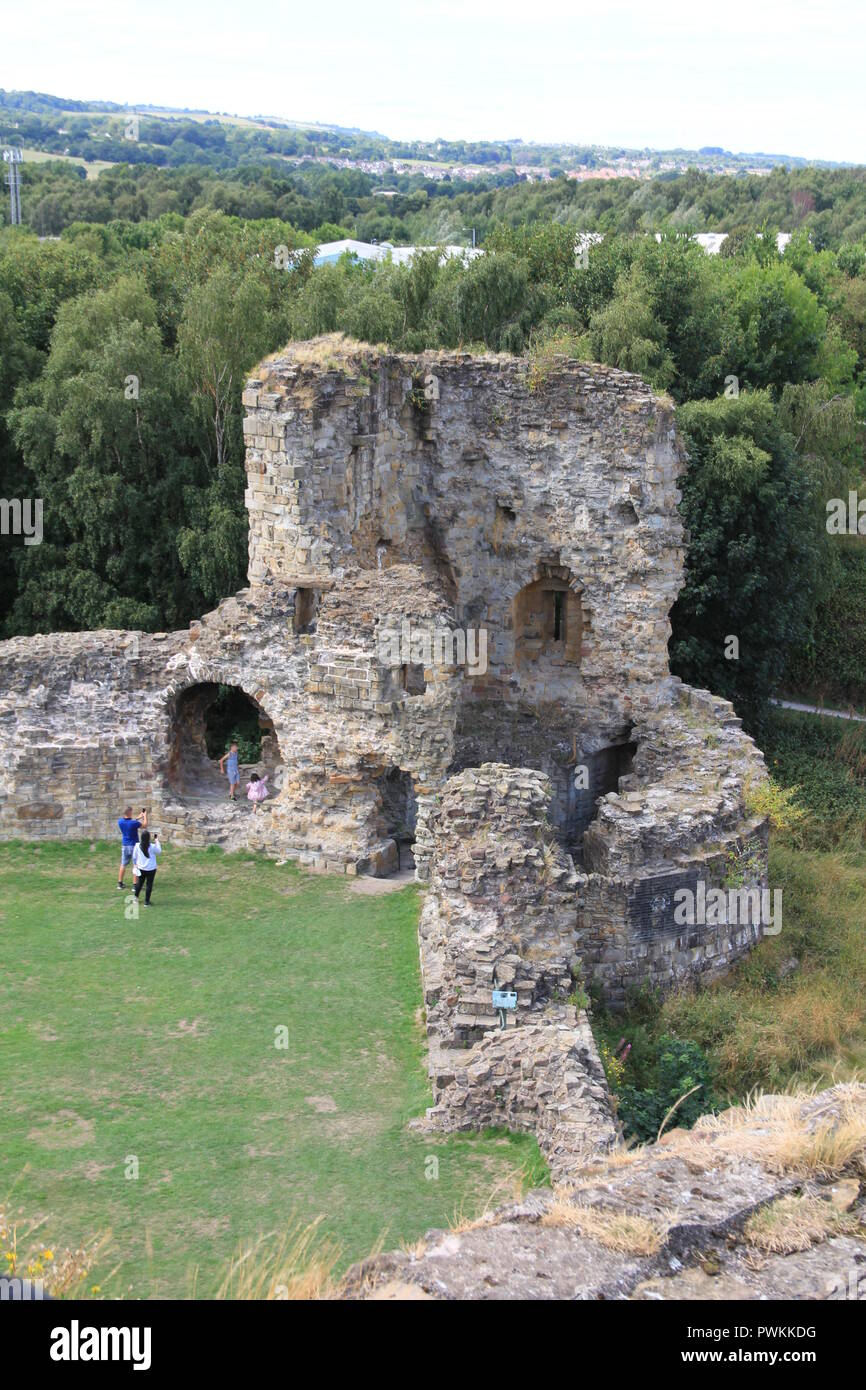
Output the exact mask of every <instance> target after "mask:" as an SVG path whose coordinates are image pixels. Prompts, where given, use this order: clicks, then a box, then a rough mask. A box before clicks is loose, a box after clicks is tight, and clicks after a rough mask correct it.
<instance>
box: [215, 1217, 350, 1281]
mask: <svg viewBox="0 0 866 1390" xmlns="http://www.w3.org/2000/svg"><path fill="white" fill-rule="evenodd" d="M321 1220H322V1218H321V1217H319V1218H317V1219H316V1220H315V1221H312V1222H310V1224H309V1225H308V1226H295V1227H292V1228H290V1229H289V1230H288V1231H287V1232H286V1233H285V1234H284V1235H282V1236H280V1237H276V1236H275V1235H274V1234H271V1235H267V1236H260V1237H259V1239H258V1240H256V1241H255V1242H253V1244H252V1245H248V1246H246V1247H244V1248H242V1249H241V1250H239V1251H238V1253H237V1255H236V1256H235V1257H234V1259H233V1260H232V1262H231V1264H230V1265H229V1269H228V1273H227V1274H226V1276H225V1278H224V1280H223V1282H222V1284H221V1285H220V1287H219V1289H218V1291H217V1294H216V1297H217V1298H219V1299H231V1300H236V1299H243V1300H259V1301H260V1300H264V1301H266V1302H267V1301H276V1302H295V1301H309V1300H311V1299H327V1298H334V1297H335V1296H336V1294H337V1287H338V1286H337V1282H336V1280H335V1278H334V1270H335V1268H336V1266H337V1265H338V1263H339V1261H340V1256H341V1251H340V1248H339V1246H338V1245H336V1244H335V1243H334V1242H333V1241H330V1240H325V1239H323V1238H321V1237H320V1236H319V1234H318V1227H319V1223H320V1221H321Z"/></svg>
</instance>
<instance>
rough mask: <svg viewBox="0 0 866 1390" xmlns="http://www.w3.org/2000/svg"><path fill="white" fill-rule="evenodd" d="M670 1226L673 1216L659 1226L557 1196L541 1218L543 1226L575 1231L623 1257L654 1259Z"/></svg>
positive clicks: (629, 1214) (643, 1218)
mask: <svg viewBox="0 0 866 1390" xmlns="http://www.w3.org/2000/svg"><path fill="white" fill-rule="evenodd" d="M672 1224H673V1214H672V1213H671V1214H670V1216H669V1217H667V1218H666V1219H664V1220H663V1221H662V1222H656V1221H651V1220H650V1219H649V1217H646V1216H641V1215H640V1214H639V1213H638V1212H629V1211H617V1210H613V1209H611V1208H608V1207H598V1206H582V1205H581V1204H580V1203H579V1202H575V1201H573V1200H569V1198H568V1196H567V1195H557V1196H556V1197H555V1199H554V1201H553V1202H552V1204H551V1205H550V1206H549V1207H548V1208H547V1210H546V1211H545V1212H544V1214H543V1215H542V1217H541V1225H542V1226H556V1227H559V1228H560V1229H562V1228H565V1229H569V1230H573V1231H576V1232H577V1233H578V1234H579V1235H581V1236H584V1237H586V1239H587V1240H595V1241H597V1242H598V1244H599V1245H603V1246H604V1247H605V1248H606V1249H607V1250H618V1251H620V1252H621V1253H623V1254H626V1255H657V1254H658V1252H659V1251H660V1250H661V1248H662V1246H663V1245H664V1243H665V1239H666V1237H667V1233H668V1231H669V1230H670V1228H671V1225H672Z"/></svg>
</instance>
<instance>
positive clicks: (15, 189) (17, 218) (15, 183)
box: [3, 148, 24, 227]
mask: <svg viewBox="0 0 866 1390" xmlns="http://www.w3.org/2000/svg"><path fill="white" fill-rule="evenodd" d="M23 158H24V156H23V155H22V153H21V151H20V150H19V149H14V148H12V149H8V150H4V151H3V162H4V164H8V166H9V172H8V174H7V175H6V182H7V183H8V185H9V207H10V218H11V222H12V226H13V227H17V226H20V223H21V175H20V173H19V165H20V164H21V162H22V160H23Z"/></svg>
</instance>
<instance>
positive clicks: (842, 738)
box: [764, 710, 866, 850]
mask: <svg viewBox="0 0 866 1390" xmlns="http://www.w3.org/2000/svg"><path fill="white" fill-rule="evenodd" d="M764 750H765V753H766V757H767V765H768V767H769V769H770V772H771V773H772V775H773V777H774V778H775V779H776V781H778V782H780V783H781V784H782V785H783V786H786V787H796V789H797V800H798V802H799V803H800V804H801V805H802V806H804V807H805V809H806V811H807V813H808V818H807V820H806V821H805V822H804V824H803V825H802V826H801V827H799V828H798V829H797V830H796V831H795V832H793V833H792V835H791V837H790V838H791V839H792V841H793V842H794V843H795V844H798V845H802V846H805V845H809V846H811V847H812V848H816V849H826V850H831V849H837V848H839V847H840V846H849V847H850V846H863V845H866V724H862V723H858V722H856V721H853V720H847V719H837V718H833V717H831V716H827V715H825V716H820V717H816V716H814V715H809V714H800V713H797V712H795V711H793V710H784V711H783V710H774V711H773V712H772V714H771V716H770V718H769V719H768V720H767V724H766V728H765V731H764Z"/></svg>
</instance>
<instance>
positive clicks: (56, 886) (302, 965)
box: [0, 844, 544, 1297]
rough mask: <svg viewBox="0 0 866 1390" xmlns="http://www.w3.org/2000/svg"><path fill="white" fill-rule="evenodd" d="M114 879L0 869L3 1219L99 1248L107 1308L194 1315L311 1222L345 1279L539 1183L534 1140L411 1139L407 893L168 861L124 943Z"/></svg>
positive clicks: (22, 867) (59, 857)
mask: <svg viewBox="0 0 866 1390" xmlns="http://www.w3.org/2000/svg"><path fill="white" fill-rule="evenodd" d="M117 859H118V853H117V850H116V849H115V847H114V846H113V845H112V846H108V845H94V846H88V845H87V844H83V845H81V844H43V845H41V846H34V845H0V1057H2V1066H0V1203H2V1202H5V1203H6V1205H7V1210H8V1212H9V1213H10V1214H12V1215H13V1216H14V1215H15V1213H20V1214H21V1215H22V1216H24V1217H29V1218H43V1217H44V1218H45V1225H44V1227H43V1228H42V1231H41V1233H40V1240H43V1239H44V1240H47V1241H48V1243H49V1244H51V1245H52V1247H53V1248H55V1249H56V1248H57V1247H65V1246H71V1247H75V1246H76V1245H78V1244H79V1243H82V1242H85V1241H87V1240H89V1239H92V1238H93V1237H94V1236H97V1235H99V1234H100V1233H103V1232H106V1231H109V1230H110V1233H111V1234H110V1241H109V1243H108V1244H107V1246H106V1249H105V1251H104V1253H103V1254H101V1255H100V1257H99V1261H98V1264H97V1266H96V1267H95V1268H94V1270H93V1272H92V1279H93V1281H94V1282H96V1283H98V1284H99V1285H100V1287H101V1288H102V1291H103V1293H104V1294H105V1295H106V1296H120V1297H124V1296H125V1297H147V1296H161V1297H178V1296H180V1297H184V1296H189V1295H191V1294H192V1292H193V1290H194V1289H195V1291H196V1292H197V1293H198V1294H199V1295H200V1296H209V1295H211V1294H212V1293H213V1292H214V1291H215V1290H216V1288H217V1287H218V1285H219V1284H220V1282H221V1280H222V1278H223V1276H224V1274H225V1273H226V1270H227V1266H228V1263H229V1261H230V1259H231V1257H232V1255H233V1254H235V1253H236V1251H237V1249H238V1247H239V1246H240V1245H241V1244H247V1243H249V1242H251V1241H253V1240H255V1239H256V1238H257V1237H258V1236H259V1235H262V1234H267V1233H270V1232H277V1233H280V1234H282V1233H283V1232H285V1231H286V1230H287V1229H289V1228H290V1227H292V1226H293V1225H295V1224H296V1223H301V1224H305V1223H307V1222H308V1221H310V1220H312V1219H315V1218H317V1217H322V1218H323V1220H322V1226H321V1228H320V1229H321V1231H322V1232H323V1233H325V1234H327V1235H328V1236H330V1237H333V1238H335V1239H336V1241H337V1242H338V1243H339V1245H340V1247H341V1250H342V1257H341V1261H340V1267H342V1268H345V1267H346V1266H347V1265H348V1264H349V1263H351V1261H352V1260H355V1259H358V1258H360V1257H362V1256H364V1255H365V1254H367V1253H368V1252H369V1251H370V1249H371V1248H372V1247H373V1246H375V1245H376V1243H377V1242H382V1241H384V1242H386V1244H387V1245H396V1244H397V1243H399V1242H400V1241H404V1240H405V1241H411V1240H414V1239H415V1238H417V1237H418V1236H420V1235H421V1234H422V1232H423V1231H424V1230H426V1229H427V1228H429V1227H431V1226H436V1225H440V1226H441V1225H446V1224H448V1222H449V1221H450V1220H453V1219H454V1217H455V1214H458V1213H461V1214H463V1215H465V1216H468V1215H472V1214H473V1213H475V1212H477V1211H478V1210H480V1209H481V1208H482V1207H483V1206H484V1205H485V1204H486V1203H487V1201H488V1200H489V1199H490V1197H491V1194H492V1193H493V1192H494V1191H495V1190H498V1193H499V1196H500V1197H501V1196H502V1194H503V1191H504V1189H505V1188H506V1187H509V1186H510V1185H511V1184H512V1183H513V1181H514V1179H515V1177H516V1175H517V1174H518V1173H519V1172H520V1171H521V1170H522V1171H524V1173H526V1174H527V1175H528V1176H530V1177H531V1180H532V1181H534V1182H537V1181H539V1180H541V1179H542V1178H543V1173H544V1169H543V1164H542V1163H541V1160H540V1156H539V1153H538V1148H537V1145H536V1143H535V1140H534V1138H532V1137H530V1136H528V1135H520V1136H508V1135H496V1134H486V1135H483V1136H479V1137H463V1136H447V1137H443V1136H437V1137H431V1136H429V1135H423V1134H417V1133H415V1132H412V1131H410V1130H409V1129H407V1121H408V1120H409V1119H410V1117H412V1116H413V1115H420V1114H423V1111H424V1107H425V1105H428V1104H430V1101H431V1097H430V1096H429V1093H428V1084H427V1077H426V1072H425V1068H424V1034H423V1027H422V1021H421V1008H420V1006H421V992H420V983H419V974H418V947H417V936H416V925H417V917H418V911H419V898H420V894H419V890H418V889H416V888H415V887H413V886H409V887H407V888H405V889H402V890H401V891H399V892H396V893H390V894H386V895H381V896H369V895H365V894H361V893H359V892H358V891H357V890H354V889H353V888H352V886H351V884H352V881H351V880H346V879H342V878H337V877H328V878H324V877H321V876H318V875H309V874H304V873H302V872H300V871H299V870H297V869H295V868H293V867H291V866H282V867H278V866H277V865H276V864H274V863H272V862H269V861H267V860H265V859H262V858H259V857H256V856H253V855H249V854H240V855H223V854H222V853H221V852H219V851H216V850H208V851H192V850H189V851H184V850H172V849H171V848H168V849H166V851H165V853H164V855H163V866H162V867H161V868H160V870H159V873H158V875H157V881H156V886H155V889H154V906H153V907H152V908H151V909H150V910H149V911H146V910H144V909H143V908H142V909H140V915H139V918H138V920H131V919H130V918H128V917H127V915H126V913H127V912H128V911H129V908H127V906H126V901H127V900H126V895H125V894H120V893H119V892H118V891H117V889H116V887H115V883H116V871H115V866H116V861H117ZM283 1029H284V1030H286V1032H285V1036H286V1037H287V1041H288V1046H287V1047H278V1046H276V1045H275V1043H276V1042H278V1041H281V1034H280V1032H279V1030H283ZM132 1157H134V1158H135V1159H137V1166H138V1177H137V1178H131V1177H128V1176H126V1174H127V1172H131V1171H133V1169H134V1165H133V1164H132V1161H131V1160H132ZM430 1157H435V1158H436V1159H438V1177H437V1178H431V1177H428V1174H429V1173H430V1172H431V1170H432V1168H433V1165H432V1164H431V1163H429V1162H428V1159H429V1158H430ZM112 1271H115V1272H112Z"/></svg>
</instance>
